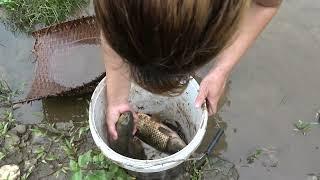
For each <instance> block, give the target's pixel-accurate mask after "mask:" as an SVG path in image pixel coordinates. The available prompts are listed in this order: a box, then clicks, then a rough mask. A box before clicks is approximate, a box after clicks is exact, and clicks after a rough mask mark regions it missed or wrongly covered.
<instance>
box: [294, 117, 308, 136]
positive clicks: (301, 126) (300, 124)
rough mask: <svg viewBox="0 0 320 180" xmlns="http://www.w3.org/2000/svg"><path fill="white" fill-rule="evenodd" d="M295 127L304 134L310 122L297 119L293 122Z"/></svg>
mask: <svg viewBox="0 0 320 180" xmlns="http://www.w3.org/2000/svg"><path fill="white" fill-rule="evenodd" d="M293 125H294V127H295V129H294V130H295V131H299V132H301V133H302V134H303V135H306V134H307V133H308V132H309V131H310V130H311V126H312V124H311V123H310V122H304V121H301V120H299V121H298V122H296V123H294V124H293Z"/></svg>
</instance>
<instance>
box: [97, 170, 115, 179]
mask: <svg viewBox="0 0 320 180" xmlns="http://www.w3.org/2000/svg"><path fill="white" fill-rule="evenodd" d="M94 172H95V175H96V177H97V178H98V179H99V180H101V179H112V178H113V177H114V174H113V173H110V172H107V171H105V170H97V171H94Z"/></svg>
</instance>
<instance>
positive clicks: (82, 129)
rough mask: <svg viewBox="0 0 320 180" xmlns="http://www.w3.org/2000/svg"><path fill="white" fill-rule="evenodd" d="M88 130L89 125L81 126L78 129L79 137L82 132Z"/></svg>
mask: <svg viewBox="0 0 320 180" xmlns="http://www.w3.org/2000/svg"><path fill="white" fill-rule="evenodd" d="M88 130H89V127H81V128H80V129H79V138H80V137H81V136H82V134H83V133H85V132H87V131H88Z"/></svg>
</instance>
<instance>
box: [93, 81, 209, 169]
mask: <svg viewBox="0 0 320 180" xmlns="http://www.w3.org/2000/svg"><path fill="white" fill-rule="evenodd" d="M198 89H199V85H198V83H197V82H196V81H195V80H194V79H192V80H191V81H190V83H189V85H188V87H187V89H186V90H185V91H184V93H182V94H181V95H179V96H176V97H166V96H160V95H155V94H152V93H150V92H148V91H146V90H144V89H142V88H141V87H139V86H137V85H136V84H134V83H132V86H131V91H130V102H131V105H132V106H133V108H134V109H135V110H136V111H139V112H144V113H149V114H153V113H160V114H164V115H165V116H166V117H168V118H170V119H174V120H176V121H178V122H179V124H180V125H181V127H182V130H183V133H184V134H185V136H186V139H187V140H188V145H187V146H186V147H185V148H183V149H182V150H181V151H179V152H177V153H175V154H172V155H170V156H167V157H164V158H160V159H154V160H138V159H132V158H128V157H125V156H123V155H121V154H118V153H117V152H115V151H113V150H112V149H111V148H110V147H109V146H108V142H107V140H106V139H107V137H106V134H107V133H106V128H105V104H104V103H105V79H103V80H102V81H101V82H100V83H99V85H98V86H97V88H96V89H95V91H94V93H93V95H92V99H91V102H90V109H89V124H90V131H91V134H92V137H93V139H94V141H95V143H96V145H97V146H98V147H99V148H100V149H101V151H102V152H103V154H104V155H105V156H106V157H107V158H109V159H110V160H111V161H113V162H114V163H116V164H117V165H119V166H121V167H123V168H125V169H127V170H129V171H133V172H139V173H155V172H161V171H165V170H169V169H171V168H174V167H176V166H178V165H180V164H181V163H183V162H184V161H186V160H187V159H188V158H189V157H190V155H191V154H192V153H193V152H194V151H195V150H196V149H197V148H198V146H199V145H200V143H201V141H202V139H203V137H204V134H205V132H206V127H207V120H208V113H207V109H206V107H205V106H203V107H202V108H195V105H194V102H195V99H196V97H197V94H198Z"/></svg>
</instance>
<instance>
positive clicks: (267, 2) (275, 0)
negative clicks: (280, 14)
mask: <svg viewBox="0 0 320 180" xmlns="http://www.w3.org/2000/svg"><path fill="white" fill-rule="evenodd" d="M254 2H256V3H257V4H259V5H262V6H266V7H276V6H279V5H280V4H281V2H282V0H254Z"/></svg>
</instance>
